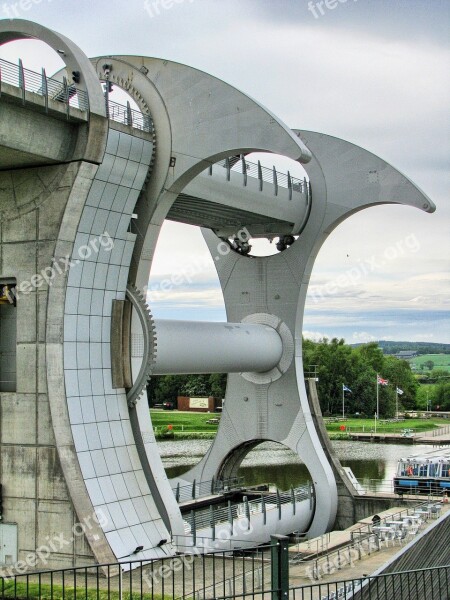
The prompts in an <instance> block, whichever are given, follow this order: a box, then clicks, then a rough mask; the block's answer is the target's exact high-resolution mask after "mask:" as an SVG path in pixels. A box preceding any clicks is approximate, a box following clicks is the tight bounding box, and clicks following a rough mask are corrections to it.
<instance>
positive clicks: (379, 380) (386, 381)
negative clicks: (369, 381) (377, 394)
mask: <svg viewBox="0 0 450 600" xmlns="http://www.w3.org/2000/svg"><path fill="white" fill-rule="evenodd" d="M377 383H378V385H388V383H389V381H388V380H387V379H383V378H382V377H380V376H379V375H377Z"/></svg>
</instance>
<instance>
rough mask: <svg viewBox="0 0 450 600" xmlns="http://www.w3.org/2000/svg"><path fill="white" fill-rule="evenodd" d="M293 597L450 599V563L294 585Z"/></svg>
mask: <svg viewBox="0 0 450 600" xmlns="http://www.w3.org/2000/svg"><path fill="white" fill-rule="evenodd" d="M289 596H290V598H291V599H292V600H341V599H342V600H350V598H351V599H352V600H425V599H426V600H449V598H450V566H445V567H433V568H430V569H417V570H415V571H404V572H400V573H386V574H383V575H374V576H369V577H361V578H357V579H345V580H342V581H333V582H329V583H320V584H315V585H309V586H302V587H298V588H292V589H291V590H290V594H289Z"/></svg>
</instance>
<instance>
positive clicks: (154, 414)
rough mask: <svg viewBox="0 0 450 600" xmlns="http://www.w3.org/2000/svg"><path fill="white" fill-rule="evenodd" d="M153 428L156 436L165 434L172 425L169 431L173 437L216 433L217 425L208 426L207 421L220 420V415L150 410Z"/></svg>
mask: <svg viewBox="0 0 450 600" xmlns="http://www.w3.org/2000/svg"><path fill="white" fill-rule="evenodd" d="M150 415H151V418H152V424H153V428H156V433H157V434H160V435H161V434H167V433H168V432H169V429H168V426H170V425H172V429H171V431H173V432H174V434H175V435H177V434H181V433H189V432H198V433H208V432H210V433H212V434H214V433H215V432H216V431H217V425H214V424H209V423H207V422H206V421H208V420H209V419H220V413H194V412H178V411H177V410H159V409H151V410H150Z"/></svg>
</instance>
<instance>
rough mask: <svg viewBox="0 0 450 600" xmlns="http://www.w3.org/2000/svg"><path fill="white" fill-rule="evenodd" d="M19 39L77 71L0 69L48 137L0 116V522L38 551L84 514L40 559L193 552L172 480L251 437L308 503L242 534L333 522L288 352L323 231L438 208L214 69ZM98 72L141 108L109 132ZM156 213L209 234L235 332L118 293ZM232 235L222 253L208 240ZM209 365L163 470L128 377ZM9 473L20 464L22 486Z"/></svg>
mask: <svg viewBox="0 0 450 600" xmlns="http://www.w3.org/2000/svg"><path fill="white" fill-rule="evenodd" d="M24 37H34V38H37V39H41V40H43V41H44V42H46V43H47V44H49V45H50V46H51V47H52V48H53V49H55V50H63V51H64V54H62V56H63V59H64V60H65V62H66V76H67V77H68V78H70V73H71V72H73V71H76V72H77V73H78V74H79V77H78V79H79V84H78V83H77V84H76V86H78V87H76V86H75V87H74V85H73V84H70V85H69V84H67V85H66V83H64V79H63V76H64V74H63V73H62V74H59V75H58V81H59V82H61V85H62V86H63V87H61V88H60V90H61V91H60V92H58V93H57V94H56V95H53V96H49V94H48V93H46V92H45V90H46V89H47V86H48V85H50V84H51V85H54V83H53V82H52V81H51V80H49V81H48V82H47V80H45V79H43V82H44V83H43V85H42V86H41V87H40V88H39V89H35V90H33V91H30V90H27V87H26V78H25V84H23V81H24V78H23V77H22V79H20V77H19V81H22V84H20V85H19V87H18V86H17V85H15V84H14V82H12V83H11V84H8V82H7V81H6V82H5V81H3V80H2V95H1V98H0V111H1V110H8V111H15V112H16V113H17V115H18V116H19V118H23V119H28V121H27V122H29V123H32V125H33V127H35V129H36V131H38V132H39V131H40V132H41V137H40V138H39V139H40V140H41V141H42V139H48V145H49V148H48V149H44V150H45V151H44V150H42V146H40V145H35V146H33V143H34V142H33V138H30V139H27V140H24V141H23V144H22V142H21V140H20V139H19V140H17V135H18V132H17V131H14V136H13V132H12V130H11V129H9V130H8V126H9V125H8V122H7V120H5V119H3V120H2V121H1V125H0V133H1V135H0V166H2V165H3V166H2V169H3V170H0V190H1V192H2V195H1V196H0V222H1V226H2V239H1V246H2V256H3V262H2V267H1V272H0V281H1V280H2V279H3V280H4V281H8V282H10V281H13V280H14V281H15V282H16V285H17V288H16V290H17V306H16V307H15V310H16V311H17V313H16V315H17V325H18V327H17V332H18V333H17V346H16V352H17V364H18V369H17V386H16V391H15V392H11V393H10V394H9V395H8V397H6V395H5V394H3V395H2V405H3V407H4V408H3V411H4V412H5V411H6V412H7V414H8V421H7V423H9V428H10V429H9V430H6V429H5V428H6V425H4V424H3V423H6V421H4V420H2V425H1V428H2V430H1V432H0V433H1V438H0V445H1V452H2V463H1V467H0V469H1V471H0V481H1V483H2V485H3V496H4V506H5V519H4V520H5V521H7V522H15V523H18V531H19V551H20V552H22V553H24V552H27V551H33V550H35V549H36V548H38V547H39V544H40V543H42V539H43V538H42V536H44V535H50V534H51V531H53V530H57V531H64V532H69V534H70V527H71V526H72V524H73V522H74V521H75V520H78V521H79V522H83V523H86V522H89V523H91V526H90V527H86V528H85V536H84V537H83V538H82V541H80V540H78V539H76V538H74V537H73V536H72V538H73V539H72V541H71V545H70V547H69V548H67V549H65V550H64V551H61V552H59V553H58V552H55V553H53V554H52V560H53V562H54V563H58V561H59V562H64V561H65V562H73V561H74V560H75V561H82V560H92V559H95V560H96V561H98V562H108V561H113V560H115V559H118V558H124V557H127V556H131V555H133V557H134V558H136V559H139V558H142V559H147V558H152V557H159V556H164V555H166V554H169V553H174V552H176V551H177V547H178V548H179V549H180V548H181V549H183V548H184V547H186V546H187V547H189V546H191V545H192V544H191V542H189V534H188V533H187V529H186V523H184V522H183V518H182V515H181V512H180V509H179V506H178V503H177V500H176V498H175V495H174V493H173V491H172V488H173V487H175V486H176V484H177V483H178V485H182V484H183V483H184V484H191V483H193V482H194V485H202V484H204V483H207V482H210V481H218V480H219V481H220V480H223V479H227V478H229V477H233V476H234V475H235V474H236V472H237V469H238V468H239V465H240V463H241V461H242V460H243V458H244V457H245V455H246V454H247V453H248V452H249V451H250V450H251V449H252V448H253V447H254V446H255V445H257V444H259V443H261V442H263V441H265V440H272V441H276V442H280V443H281V444H284V445H285V446H287V447H288V448H290V449H291V450H293V451H294V452H295V453H297V454H298V456H299V457H300V458H301V459H302V460H303V461H304V462H305V464H306V465H307V467H308V470H309V472H310V474H311V479H312V481H313V487H314V501H313V499H312V498H311V497H310V498H309V500H305V498H304V497H301V498H300V499H299V500H298V502H297V501H295V500H294V499H293V506H294V509H293V512H292V509H291V508H290V509H289V510H291V512H289V510H287V509H285V508H283V510H281V508H280V510H279V515H280V517H279V518H278V519H276V518H275V517H274V516H273V515H271V516H270V518H268V519H266V518H265V517H264V520H263V519H262V517H261V515H259V516H258V517H255V519H254V524H256V527H257V531H256V533H254V538H253V540H254V541H258V542H261V541H264V540H267V539H268V538H269V537H270V535H271V533H275V532H276V533H281V532H284V533H288V532H289V531H292V530H293V529H302V530H307V531H308V535H310V536H316V535H318V534H321V533H323V532H325V531H327V530H328V529H330V528H331V527H332V526H333V523H334V520H335V516H336V511H337V501H338V496H337V489H336V481H335V478H334V475H333V471H332V469H331V466H330V464H329V462H328V459H327V456H326V455H325V452H324V450H323V449H322V445H321V442H320V437H319V434H318V432H317V431H316V428H315V426H314V423H313V415H312V413H311V408H310V403H309V401H308V397H307V393H306V389H305V382H304V378H303V365H302V358H301V356H302V352H301V350H302V348H301V344H302V335H301V334H302V320H303V311H304V305H305V297H306V290H307V287H308V283H309V277H310V274H311V270H312V267H313V264H314V260H315V258H316V256H317V253H318V251H319V249H320V247H321V245H322V243H323V241H324V240H325V239H326V237H327V235H328V234H329V233H330V232H331V231H332V230H333V229H334V228H335V227H337V225H338V224H339V223H341V222H342V221H343V220H344V219H345V218H347V217H348V216H349V215H351V214H353V213H354V212H356V211H358V210H361V209H363V208H367V207H370V206H373V205H377V204H383V203H397V204H406V205H411V206H416V207H417V208H420V209H421V210H424V211H426V212H433V210H434V205H433V203H432V202H431V200H430V199H429V198H427V197H426V196H425V194H424V193H423V192H421V191H420V190H419V189H418V188H417V187H416V186H415V185H414V184H413V183H412V182H411V181H409V180H408V179H407V178H406V177H405V176H403V175H402V174H400V173H399V172H398V171H396V170H395V169H394V168H393V167H391V166H390V165H388V164H387V163H386V162H385V161H383V160H382V159H380V158H378V157H376V156H375V155H373V154H371V153H370V152H367V151H365V150H363V149H362V148H359V147H357V146H355V145H353V144H350V143H349V142H345V141H343V140H340V139H337V138H332V137H330V136H326V135H324V134H319V133H313V132H308V131H300V130H291V129H289V128H288V127H287V126H286V125H284V124H283V123H282V122H281V121H280V120H279V119H278V118H277V117H276V116H274V115H273V114H271V113H270V112H269V111H267V110H266V109H265V108H264V107H262V106H261V105H259V104H258V103H257V102H255V101H254V100H252V99H251V98H249V97H248V96H246V95H245V94H243V93H242V92H240V91H238V90H236V89H235V88H233V87H231V86H229V85H228V84H226V83H224V82H222V81H220V80H218V79H216V78H214V77H212V76H211V75H208V74H206V73H203V72H200V71H198V70H195V69H193V68H191V67H187V66H184V65H180V64H176V63H172V62H170V61H165V60H160V59H153V58H147V57H134V56H112V57H111V56H108V57H99V58H95V59H92V60H90V61H89V60H88V59H87V57H86V56H85V55H84V54H83V52H82V51H81V50H80V49H79V48H78V47H76V46H75V44H73V43H72V42H70V41H69V40H67V39H66V38H64V37H63V36H60V35H59V34H57V33H55V32H52V31H50V30H48V29H46V28H44V27H42V26H40V25H37V24H34V23H30V22H27V21H21V20H12V21H2V22H0V44H2V43H5V42H7V41H10V40H13V39H21V38H24ZM2 73H3V69H2ZM22 75H23V73H22ZM105 79H107V80H109V81H110V82H112V83H113V84H114V85H118V86H120V87H122V88H123V89H125V90H127V92H128V93H129V94H130V95H131V96H132V97H133V98H134V99H135V101H136V102H137V104H138V106H139V107H140V109H141V111H142V114H140V115H138V121H136V120H134V119H135V117H134V116H133V113H132V111H131V109H130V108H129V107H128V108H126V107H123V111H122V112H121V113H120V114H123V122H122V123H117V122H115V121H114V120H113V117H112V115H111V114H110V113H109V111H107V109H106V106H105V101H104V96H103V90H102V87H101V84H100V81H103V80H105ZM83 94H84V95H87V96H86V97H87V98H88V102H87V104H86V105H83V106H82V105H81V100H80V99H81V98H82V97H85V96H83ZM72 97H75V98H78V99H79V100H80V102H79V104H78V105H75V106H74V105H73V101H72ZM71 102H72V105H71ZM6 104H8V106H6ZM120 110H122V109H120ZM119 112H120V111H119ZM108 115H109V117H110V118H109V119H108ZM139 119H140V120H139ZM24 122H25V121H24ZM138 122H139V123H141V125H138V124H137V123H138ZM142 123H143V124H142ZM39 128H40V129H39ZM19 134H20V131H19ZM23 135H24V136H26V135H27V134H26V131H24V133H23ZM47 136H48V137H47ZM52 136H53V138H52ZM55 136H56V137H57V139H59V140H61V139H62V140H64V139H66V141H67V148H68V149H69V150H68V154H66V155H64V156H62V155H61V156H59V155H58V156H59V157H58V156H57V155H55V153H54V152H53V153H52V152H51V151H50V150H51V148H50V145H51V143H52V141H51V140H52V139H56V137H55ZM19 137H20V136H19ZM38 137H39V136H36V138H35V139H38ZM13 138H14V148H13V147H12V145H13V144H12V142H11V143H10V146H8V143H9V142H8V140H12V139H13ZM47 150H48V152H47ZM253 151H264V152H272V153H276V154H281V155H284V156H287V157H290V158H291V159H294V160H297V161H299V162H302V163H304V164H305V169H306V170H307V172H308V175H309V181H306V180H305V181H298V180H294V178H291V176H290V175H289V174H287V175H281V174H279V173H276V172H275V171H274V172H273V173H269V174H267V173H266V172H265V171H264V170H263V168H262V167H261V166H260V165H258V166H257V167H255V169H256V170H255V171H252V169H253V167H252V166H251V164H250V163H247V161H246V155H247V154H249V153H250V152H253ZM2 161H5V162H4V163H2ZM33 161H34V162H33ZM237 167H239V168H241V170H240V171H239V168H237ZM19 190H20V195H19ZM18 198H20V201H18V200H17V199H18ZM136 215H137V217H136ZM166 218H171V219H174V220H177V221H184V222H187V223H192V224H197V225H201V226H205V225H206V227H204V228H203V235H204V237H205V240H206V242H207V244H208V248H209V250H210V252H211V254H212V256H213V259H214V261H215V264H216V267H217V272H218V275H219V279H220V283H221V286H222V290H223V294H224V298H225V304H226V310H227V318H228V323H224V324H218V323H215V324H213V323H186V322H165V321H156V322H155V323H153V321H152V319H151V317H150V316H148V317H147V316H145V311H146V308H145V306H144V304H143V302H142V300H140V299H139V298H138V297H137V296H136V294H135V292H133V291H132V287H131V286H135V287H136V288H138V289H140V290H144V289H145V288H146V286H147V282H148V277H149V272H150V267H151V263H152V259H153V254H154V250H155V247H156V243H157V239H158V235H159V231H160V228H161V225H162V223H163V222H164V220H165V219H166ZM36 224H38V225H36ZM243 232H244V233H243ZM247 234H250V235H251V236H252V237H264V236H268V237H273V236H279V237H280V240H282V241H283V243H282V244H281V246H282V247H283V251H281V252H279V253H278V254H276V255H274V256H269V257H265V258H255V257H251V256H248V255H247V254H248V247H247V246H246V243H247V242H248V235H247ZM293 235H296V236H298V239H297V240H296V241H295V243H293V242H294V240H293V238H292V236H293ZM245 236H247V237H245ZM226 238H233V240H234V242H233V244H232V246H233V249H231V247H230V248H228V251H227V252H218V248H220V247H221V245H223V244H227V243H228V242H227V241H226ZM55 264H58V265H63V264H64V265H66V266H67V268H64V269H63V268H60V269H58V270H57V269H54V268H53V267H52V268H53V271H52V273H53V272H54V275H53V276H52V277H51V278H50V279H47V280H45V279H44V282H42V283H41V285H39V286H37V285H36V286H33V285H31V284H30V285H28V282H29V281H33V280H32V277H33V276H34V275H35V274H36V273H40V270H41V269H46V268H47V269H50V268H51V265H55ZM34 281H36V280H34ZM25 290H27V291H25ZM130 299H131V300H132V302H131V303H130ZM133 307H134V308H133ZM150 308H151V307H150ZM223 371H227V372H229V376H228V387H227V395H226V402H225V411H224V413H223V416H222V419H221V422H220V426H219V430H218V434H217V437H216V439H215V441H214V443H213V445H212V446H211V448H210V450H209V452H208V453H207V455H206V456H205V457H204V459H203V460H202V461H201V462H200V463H199V464H198V465H197V466H196V467H195V468H194V469H192V470H191V471H190V472H189V473H187V474H186V475H184V476H183V477H182V478H179V479H178V480H177V481H175V482H169V481H168V479H167V476H166V474H165V472H164V468H163V465H162V462H161V460H160V458H159V453H158V449H157V445H156V441H155V437H154V433H153V428H152V424H151V421H150V415H149V411H148V406H147V400H146V397H145V394H140V390H141V389H143V388H144V387H145V383H146V379H147V377H148V375H150V374H163V373H201V372H223ZM30 373H31V374H32V375H33V377H30ZM34 406H36V407H37V408H36V409H33V410H34V412H33V414H35V417H34V419H35V420H34V430H33V432H31V433H30V432H27V433H26V434H25V433H22V432H21V431H20V427H19V426H18V423H19V422H20V421H21V419H23V416H24V412H23V411H24V410H25V411H26V412H28V413H29V414H31V412H32V407H34ZM11 424H12V425H11ZM11 427H12V429H11ZM8 431H13V432H14V433H13V434H10V433H8ZM18 473H22V474H26V476H24V477H22V479H21V480H19V477H18ZM55 482H58V483H55ZM308 493H309V492H308ZM295 506H298V510H297V512H296V509H295ZM49 511H50V512H52V511H53V512H52V514H53V517H52V519H51V523H52V525H51V527H52V528H53V529H51V527H50V525H49V522H50V521H49V520H48V517H47V516H46V515H47V514H48V512H49ZM274 514H275V513H274ZM281 514H283V515H284V516H283V518H281ZM94 517H95V518H94ZM31 531H33V532H34V533H33V534H31V533H30V532H31ZM36 532H37V533H36ZM186 536H187V537H186ZM238 536H240V537H242V531H241V532H237V531H236V532H235V531H234V530H233V531H232V532H231V534H230V539H231V543H232V542H233V539H234V538H236V539H238ZM139 548H142V549H141V550H139ZM38 566H39V565H38Z"/></svg>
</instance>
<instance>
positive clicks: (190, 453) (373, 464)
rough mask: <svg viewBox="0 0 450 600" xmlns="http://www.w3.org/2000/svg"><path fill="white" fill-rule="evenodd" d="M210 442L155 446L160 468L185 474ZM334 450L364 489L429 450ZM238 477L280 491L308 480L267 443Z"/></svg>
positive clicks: (344, 446)
mask: <svg viewBox="0 0 450 600" xmlns="http://www.w3.org/2000/svg"><path fill="white" fill-rule="evenodd" d="M211 443H212V440H180V441H164V442H160V443H159V444H158V447H159V450H160V453H161V457H162V460H163V464H164V466H165V468H166V472H167V474H168V476H169V477H176V476H179V475H182V474H183V473H184V472H186V471H188V470H189V469H190V468H191V467H192V466H194V465H195V464H197V462H198V461H199V460H200V459H201V458H202V457H203V456H204V455H205V453H206V452H207V450H208V449H209V447H210V445H211ZM333 447H334V449H335V451H336V454H337V456H338V458H339V460H340V461H341V463H342V465H343V466H344V467H350V468H351V470H352V471H353V473H354V474H355V476H356V478H357V479H358V480H359V481H360V482H361V483H362V484H364V485H367V486H368V485H370V482H371V480H376V481H377V482H379V483H377V485H376V486H375V489H376V488H380V489H381V487H380V486H382V485H385V484H390V483H391V481H392V478H393V476H394V473H395V468H396V466H397V461H398V459H399V458H401V457H405V456H408V455H410V454H420V453H422V452H424V453H425V452H427V451H429V450H431V449H432V446H419V447H418V446H415V447H411V446H405V445H401V444H375V443H372V444H371V443H364V442H345V441H335V442H333ZM239 475H241V476H242V477H244V482H245V484H247V485H256V484H258V483H273V484H275V485H276V486H277V487H279V488H280V489H285V490H286V489H289V488H290V487H291V486H294V487H295V486H298V485H301V484H302V483H305V482H306V481H307V480H308V479H310V477H309V475H308V470H307V469H306V466H305V465H304V464H302V463H301V461H300V460H299V459H298V457H297V456H296V455H295V454H294V453H293V452H291V451H290V450H288V449H287V448H285V447H283V446H281V445H280V444H275V443H272V442H266V443H264V444H262V445H261V446H258V447H257V448H255V449H254V450H253V451H252V452H251V453H250V454H249V455H248V456H247V457H246V458H245V460H244V461H243V463H242V465H241V468H240V469H239Z"/></svg>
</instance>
